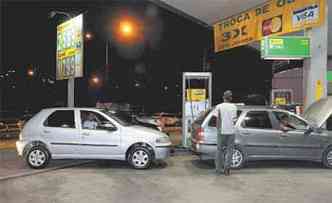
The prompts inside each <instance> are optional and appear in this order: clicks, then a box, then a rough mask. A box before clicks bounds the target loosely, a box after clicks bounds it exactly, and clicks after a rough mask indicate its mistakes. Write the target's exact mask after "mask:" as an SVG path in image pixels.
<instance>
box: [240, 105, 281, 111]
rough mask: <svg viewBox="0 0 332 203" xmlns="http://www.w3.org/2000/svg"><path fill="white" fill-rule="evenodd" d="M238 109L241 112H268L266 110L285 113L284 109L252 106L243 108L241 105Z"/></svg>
mask: <svg viewBox="0 0 332 203" xmlns="http://www.w3.org/2000/svg"><path fill="white" fill-rule="evenodd" d="M237 108H238V109H239V110H257V111H259V110H261V111H266V110H281V111H283V110H282V109H278V108H274V107H272V106H253V105H250V106H242V105H239V106H237Z"/></svg>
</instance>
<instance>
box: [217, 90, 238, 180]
mask: <svg viewBox="0 0 332 203" xmlns="http://www.w3.org/2000/svg"><path fill="white" fill-rule="evenodd" d="M223 100H224V102H223V103H221V104H218V105H217V107H216V110H215V111H216V112H215V113H216V114H217V118H218V123H217V128H218V135H217V154H216V160H215V164H216V172H217V173H218V174H220V173H221V172H223V173H224V174H225V175H226V176H228V175H230V168H231V162H232V158H233V148H234V142H235V122H236V117H237V107H236V106H235V104H232V103H231V102H232V92H231V91H230V90H227V91H226V92H224V96H223Z"/></svg>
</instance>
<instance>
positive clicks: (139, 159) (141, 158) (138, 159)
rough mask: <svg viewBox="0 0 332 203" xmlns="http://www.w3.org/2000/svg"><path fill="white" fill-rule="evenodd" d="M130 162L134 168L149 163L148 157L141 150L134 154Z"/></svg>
mask: <svg viewBox="0 0 332 203" xmlns="http://www.w3.org/2000/svg"><path fill="white" fill-rule="evenodd" d="M132 162H133V164H134V166H135V167H144V166H146V164H147V163H148V162H149V155H148V154H147V153H146V152H145V151H143V150H138V151H136V152H135V153H134V155H133V159H132Z"/></svg>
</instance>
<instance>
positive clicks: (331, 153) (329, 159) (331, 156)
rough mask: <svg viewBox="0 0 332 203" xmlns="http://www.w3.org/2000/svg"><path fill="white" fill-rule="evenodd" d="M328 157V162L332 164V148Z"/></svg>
mask: <svg viewBox="0 0 332 203" xmlns="http://www.w3.org/2000/svg"><path fill="white" fill-rule="evenodd" d="M326 159H327V164H328V165H330V166H331V165H332V150H331V151H329V152H328V153H327V156H326Z"/></svg>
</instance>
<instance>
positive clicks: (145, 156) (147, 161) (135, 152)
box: [128, 146, 153, 169]
mask: <svg viewBox="0 0 332 203" xmlns="http://www.w3.org/2000/svg"><path fill="white" fill-rule="evenodd" d="M152 154H153V153H152V152H151V151H150V150H149V149H148V148H146V147H143V146H137V147H134V148H133V149H132V150H131V151H130V152H129V156H128V162H129V164H130V165H131V166H132V167H133V168H134V169H148V168H150V167H151V164H152V161H153V156H152Z"/></svg>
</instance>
